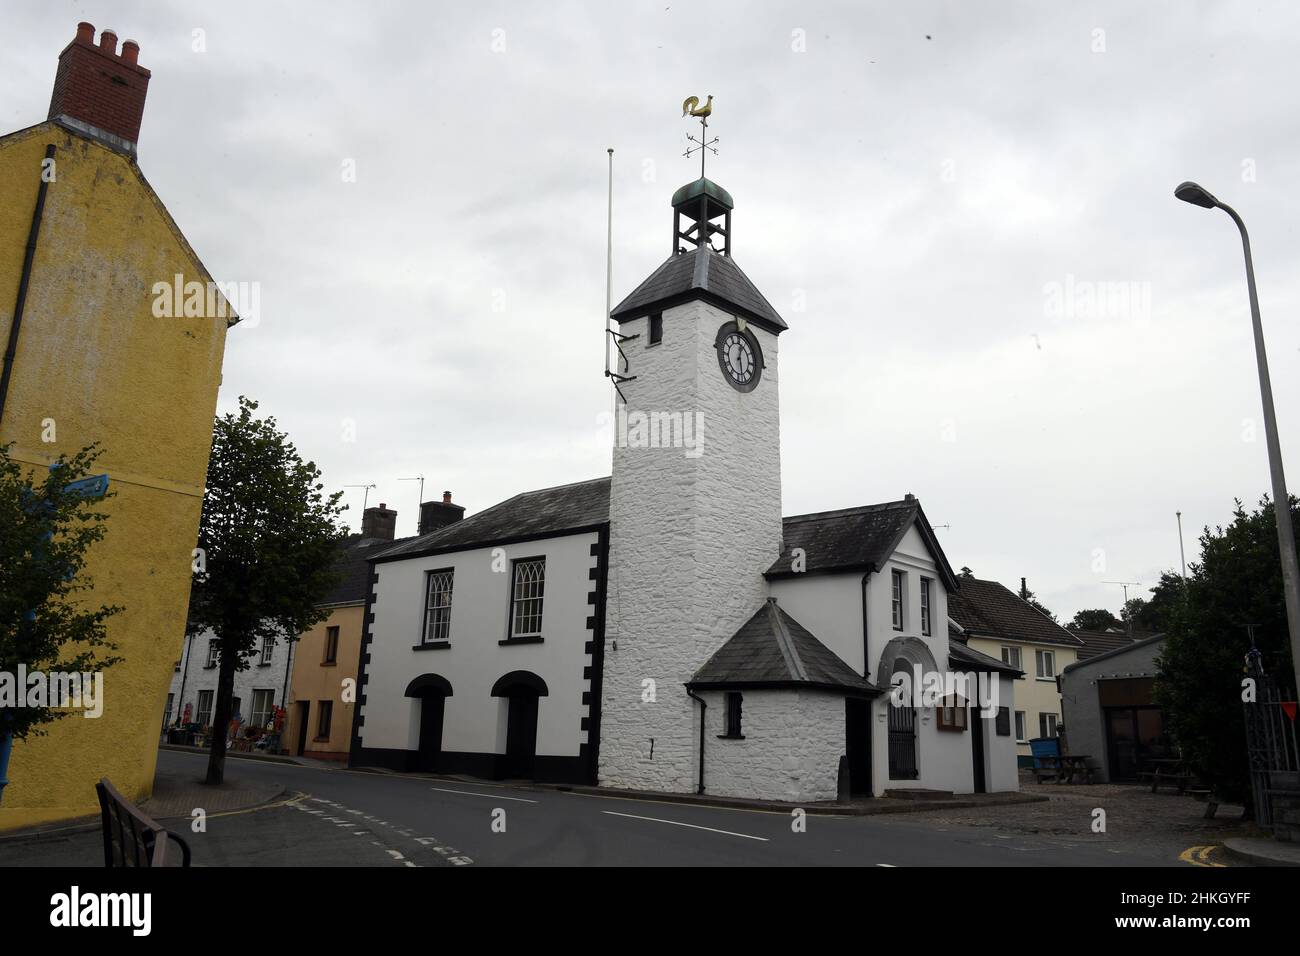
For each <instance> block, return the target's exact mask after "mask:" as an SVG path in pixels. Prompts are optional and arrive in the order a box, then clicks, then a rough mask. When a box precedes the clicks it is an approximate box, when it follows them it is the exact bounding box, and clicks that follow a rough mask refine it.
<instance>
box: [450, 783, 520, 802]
mask: <svg viewBox="0 0 1300 956" xmlns="http://www.w3.org/2000/svg"><path fill="white" fill-rule="evenodd" d="M429 789H430V790H437V791H438V792H439V793H459V794H460V795H461V796H464V797H491V798H492V799H493V800H513V801H514V802H515V803H536V802H537V801H536V800H525V799H524V798H523V797H503V796H501V794H499V793H475V792H474V791H473V790H444V789H443V788H442V787H430V788H429Z"/></svg>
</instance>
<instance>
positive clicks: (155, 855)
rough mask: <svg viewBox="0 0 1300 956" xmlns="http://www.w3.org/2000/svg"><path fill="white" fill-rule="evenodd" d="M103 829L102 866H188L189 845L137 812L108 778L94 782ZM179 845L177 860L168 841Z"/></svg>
mask: <svg viewBox="0 0 1300 956" xmlns="http://www.w3.org/2000/svg"><path fill="white" fill-rule="evenodd" d="M95 792H96V793H98V794H99V812H100V818H101V820H102V823H103V832H104V866H106V867H110V868H112V867H122V866H134V867H145V866H177V865H179V866H189V865H190V847H189V844H188V843H186V842H185V841H184V840H183V839H181V838H180V837H178V836H177V835H176V834H174V833H171V832H169V831H168V830H167V829H166V828H165V827H164V826H163V825H162V824H160V823H158V822H157V821H156V820H152V819H150V818H149V817H147V816H145V815H144V814H143V813H141V812H140V810H139V808H137V807H136V806H135V805H134V804H132V803H131V802H130V801H129V800H127V799H126V797H124V796H122V794H120V793H119V792H118V790H117V788H116V787H114V786H113V784H112V783H110V782H109V779H108V778H107V777H103V778H101V779H100V781H99V783H97V784H95ZM172 840H174V841H176V843H177V844H178V845H179V846H180V848H181V852H180V863H179V864H178V863H177V862H176V860H177V854H176V850H175V849H173V848H172V845H171V842H170V841H172Z"/></svg>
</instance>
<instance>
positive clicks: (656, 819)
mask: <svg viewBox="0 0 1300 956" xmlns="http://www.w3.org/2000/svg"><path fill="white" fill-rule="evenodd" d="M600 812H601V813H607V814H609V815H610V816H611V817H627V818H629V819H631V820H648V821H650V822H651V823H670V824H672V825H673V826H675V827H689V828H690V829H692V830H708V831H709V832H710V833H721V834H723V835H725V836H734V837H741V838H742V839H745V840H759V841H761V842H763V843H768V842H770V841H769V840H768V839H767V837H761V836H751V835H750V834H748V833H736V832H734V831H732V830H715V829H714V828H713V827H701V826H696V825H695V824H694V823H682V822H681V821H679V820H661V819H660V818H659V817H639V816H637V815H636V814H635V813H616V812H615V811H613V810H601V811H600Z"/></svg>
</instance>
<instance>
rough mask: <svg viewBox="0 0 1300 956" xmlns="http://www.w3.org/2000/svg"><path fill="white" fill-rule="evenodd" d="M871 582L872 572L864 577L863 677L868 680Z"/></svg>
mask: <svg viewBox="0 0 1300 956" xmlns="http://www.w3.org/2000/svg"><path fill="white" fill-rule="evenodd" d="M870 580H871V572H870V571H868V572H867V573H866V574H864V575H862V676H863V677H864V678H866V679H867V680H871V631H870V627H869V625H868V623H867V622H868V621H870V618H869V617H868V616H867V582H868V581H870Z"/></svg>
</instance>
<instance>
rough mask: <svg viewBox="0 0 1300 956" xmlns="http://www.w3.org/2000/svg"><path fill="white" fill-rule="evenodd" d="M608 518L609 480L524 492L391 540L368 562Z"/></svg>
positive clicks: (593, 524) (592, 524)
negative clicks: (426, 530) (424, 531)
mask: <svg viewBox="0 0 1300 956" xmlns="http://www.w3.org/2000/svg"><path fill="white" fill-rule="evenodd" d="M608 521H609V479H608V478H593V479H592V480H590V481H579V482H575V483H574V484H571V485H559V486H557V487H555V488H542V489H541V490H539V491H525V492H523V493H521V494H518V495H515V496H514V497H513V498H508V499H506V500H505V501H503V502H501V503H500V504H495V505H493V506H492V507H491V508H486V509H484V510H483V511H480V512H478V513H477V514H474V515H471V516H470V517H468V518H464V519H462V520H460V521H457V522H455V523H454V524H449V525H447V526H446V527H443V528H438V529H437V530H436V531H431V532H429V533H428V534H425V535H418V536H417V537H414V538H408V539H406V540H405V541H403V542H400V543H397V544H395V545H394V547H392V548H388V549H386V550H384V551H383V552H381V553H379V554H375V555H373V556H372V557H371V558H370V560H373V561H391V560H396V559H399V558H411V557H416V556H417V555H423V554H438V553H441V552H444V551H463V550H466V549H468V548H480V547H484V546H487V545H491V544H499V543H501V542H503V541H527V540H530V539H534V538H546V537H550V536H551V535H556V534H563V533H566V532H573V531H579V530H583V529H595V528H597V527H599V526H600V525H602V524H606V523H607V522H608Z"/></svg>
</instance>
